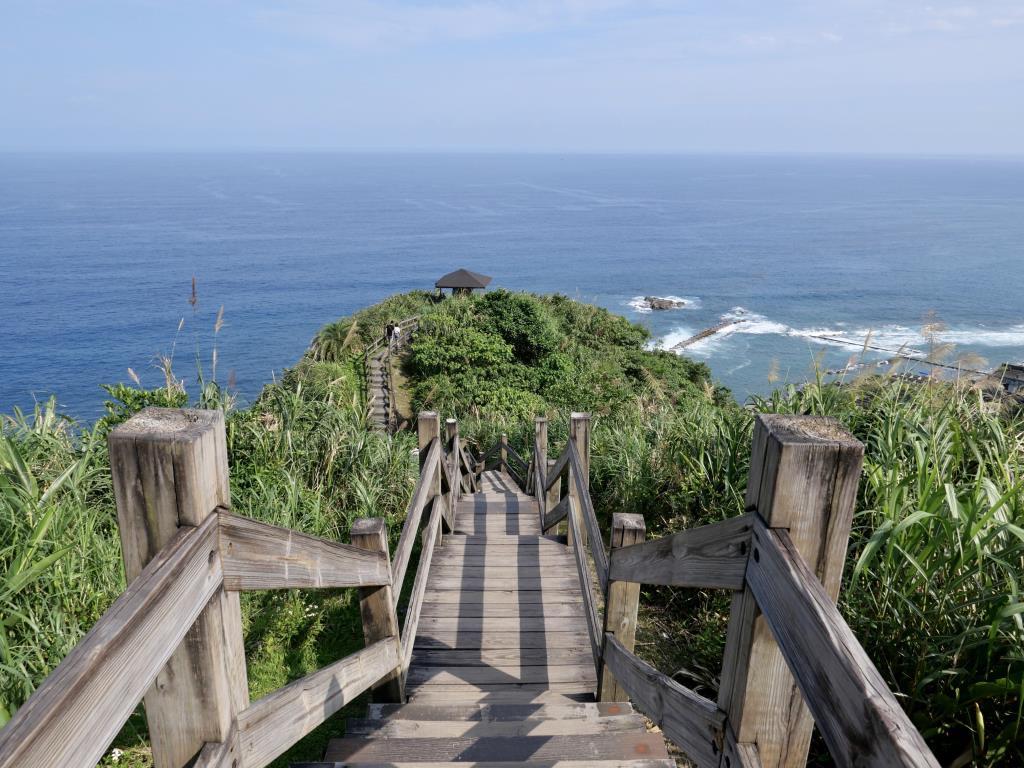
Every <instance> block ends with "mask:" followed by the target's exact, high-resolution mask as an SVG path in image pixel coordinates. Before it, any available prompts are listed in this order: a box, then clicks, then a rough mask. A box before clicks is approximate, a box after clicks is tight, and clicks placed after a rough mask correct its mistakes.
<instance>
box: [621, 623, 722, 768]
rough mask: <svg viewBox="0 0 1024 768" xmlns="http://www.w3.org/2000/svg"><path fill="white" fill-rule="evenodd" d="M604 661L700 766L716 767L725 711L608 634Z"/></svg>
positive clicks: (644, 709)
mask: <svg viewBox="0 0 1024 768" xmlns="http://www.w3.org/2000/svg"><path fill="white" fill-rule="evenodd" d="M604 662H605V664H607V665H608V668H609V669H610V670H611V671H612V674H613V675H615V679H616V680H617V681H618V684H619V685H621V686H622V687H623V688H624V689H625V690H626V692H627V693H628V694H629V697H630V698H631V699H632V700H633V705H634V706H635V707H636V708H637V709H638V710H640V711H641V712H643V713H644V714H645V715H647V717H649V718H650V719H651V720H652V721H653V722H654V723H655V724H656V725H658V726H659V727H660V728H661V729H662V731H664V732H665V735H666V736H667V737H668V738H669V739H671V740H672V741H673V742H674V743H675V744H677V745H679V747H680V749H682V750H683V751H684V752H686V754H687V756H688V757H689V758H690V759H691V760H693V761H694V762H696V763H697V765H699V766H717V765H718V764H719V762H718V754H719V752H720V751H721V750H720V745H721V744H722V728H723V726H724V723H725V713H724V712H722V711H721V710H719V709H718V707H717V706H716V705H715V703H714V702H713V701H709V700H708V699H705V698H704V697H703V696H698V695H697V694H696V693H694V692H693V691H691V690H689V689H688V688H685V687H683V686H682V685H680V684H679V683H677V682H676V681H674V680H673V679H672V678H670V677H668V676H667V675H664V674H662V673H661V672H659V671H658V670H656V669H655V668H654V667H652V666H651V665H650V664H648V663H647V662H645V661H641V660H640V659H638V658H637V657H636V656H635V655H634V654H633V653H631V652H630V651H628V650H626V648H625V647H623V645H622V643H620V642H619V641H618V639H617V638H616V637H615V635H610V634H609V635H606V636H605V641H604Z"/></svg>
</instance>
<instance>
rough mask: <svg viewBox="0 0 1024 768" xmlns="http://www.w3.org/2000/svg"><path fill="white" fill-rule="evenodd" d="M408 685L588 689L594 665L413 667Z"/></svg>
mask: <svg viewBox="0 0 1024 768" xmlns="http://www.w3.org/2000/svg"><path fill="white" fill-rule="evenodd" d="M407 680H408V685H409V686H410V687H413V688H418V687H420V686H423V685H475V686H486V685H533V684H543V685H545V686H547V690H551V689H552V688H553V687H554V686H555V685H559V684H561V683H582V684H584V685H583V687H586V688H587V689H590V688H592V687H593V686H595V685H596V684H597V673H596V672H595V671H594V665H593V664H592V663H591V664H576V665H569V664H566V665H562V666H553V667H547V666H533V667H520V666H509V667H490V666H488V667H453V668H451V669H448V668H445V667H414V668H412V669H410V670H409V676H408V678H407Z"/></svg>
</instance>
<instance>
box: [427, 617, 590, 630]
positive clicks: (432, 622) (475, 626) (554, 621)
mask: <svg viewBox="0 0 1024 768" xmlns="http://www.w3.org/2000/svg"><path fill="white" fill-rule="evenodd" d="M420 631H422V632H423V633H425V634H429V633H431V632H448V633H455V632H458V633H464V632H512V633H523V632H544V633H547V632H574V633H582V632H586V631H587V622H586V621H585V620H584V618H583V617H582V616H548V617H544V616H528V617H526V618H522V619H519V618H504V617H494V618H491V617H485V618H477V619H458V618H450V617H435V616H421V617H420Z"/></svg>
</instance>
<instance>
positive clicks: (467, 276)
mask: <svg viewBox="0 0 1024 768" xmlns="http://www.w3.org/2000/svg"><path fill="white" fill-rule="evenodd" d="M491 279H492V278H490V277H488V276H487V275H481V274H480V273H479V272H470V271H469V270H468V269H457V270H455V271H454V272H449V273H448V274H447V275H445V276H444V277H441V278H438V281H437V282H436V283H434V287H435V288H437V292H438V294H441V293H443V292H444V289H445V288H451V289H452V295H453V296H467V295H469V294H471V293H472V292H473V291H474V290H476V289H478V288H479V289H480V290H483V289H484V288H486V287H487V286H488V285H489V284H490V282H491Z"/></svg>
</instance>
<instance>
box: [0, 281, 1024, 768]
mask: <svg viewBox="0 0 1024 768" xmlns="http://www.w3.org/2000/svg"><path fill="white" fill-rule="evenodd" d="M414 314H418V315H421V316H422V322H421V330H420V332H419V334H418V335H417V337H416V339H415V341H414V343H413V344H412V345H411V347H410V349H409V354H408V355H407V358H406V360H405V363H404V375H405V377H406V378H407V381H408V382H409V387H410V389H411V392H410V394H411V397H412V401H413V406H414V407H415V408H416V409H421V408H432V409H435V410H439V411H440V412H441V413H442V414H444V415H445V416H452V415H454V416H458V418H459V419H460V426H461V429H462V432H463V434H464V435H466V436H467V437H469V438H470V439H471V440H474V441H475V442H476V443H477V444H478V445H479V446H481V447H488V446H489V445H490V444H491V443H492V442H493V440H494V438H495V437H496V435H497V434H498V433H499V432H501V431H505V432H508V434H509V435H510V439H511V440H512V442H513V443H514V444H515V446H516V447H517V448H518V449H520V451H521V452H527V451H528V450H529V449H530V447H531V446H532V434H533V427H532V419H533V417H534V416H535V415H539V414H545V415H547V416H549V417H550V418H551V442H552V445H553V447H556V448H560V447H561V446H562V445H563V444H564V440H565V437H566V423H567V418H568V413H569V412H570V411H573V410H585V411H590V412H592V413H593V414H594V417H595V419H594V431H593V439H592V481H591V487H592V493H593V495H594V499H595V503H596V506H597V507H598V511H599V515H600V516H601V517H602V518H603V520H602V522H603V525H605V526H606V525H607V521H608V519H609V518H610V515H611V513H612V512H614V511H626V512H639V513H641V514H643V515H644V516H645V518H646V521H647V525H648V530H649V536H652V537H654V536H660V535H663V534H666V533H670V532H673V531H677V530H680V529H682V528H685V527H692V526H695V525H700V524H702V523H706V522H711V521H714V520H718V519H722V518H724V517H727V516H732V515H735V514H737V513H738V512H739V511H740V510H741V509H742V503H743V496H744V492H745V486H746V474H747V470H748V462H749V452H750V438H751V425H752V420H753V415H752V411H751V410H750V409H747V408H743V407H740V406H739V405H738V404H736V403H735V402H734V401H733V400H732V399H731V397H730V396H729V395H728V393H727V392H725V391H724V390H722V389H720V388H717V387H715V386H714V385H713V383H712V382H711V380H710V374H709V371H708V369H707V368H706V367H705V366H703V365H701V364H697V363H693V362H691V361H688V360H686V359H685V358H680V357H678V356H675V355H672V354H668V353H664V352H654V351H648V350H646V349H645V345H646V343H647V341H648V336H647V332H646V331H645V330H644V329H643V328H640V327H638V326H635V325H632V324H630V323H628V322H627V321H625V320H624V319H622V318H620V317H617V316H615V315H612V314H610V313H608V312H606V311H605V310H602V309H598V308H596V307H592V306H589V305H586V304H581V303H578V302H575V301H572V300H570V299H568V298H566V297H563V296H530V295H526V294H514V293H508V292H504V291H495V292H492V293H489V294H484V295H479V296H471V297H463V298H458V299H446V300H444V301H442V302H437V301H435V299H434V298H433V297H432V296H430V295H429V294H426V293H414V294H407V295H403V296H396V297H392V298H390V299H388V300H386V301H385V302H382V303H381V304H378V305H376V306H374V307H371V308H369V309H367V310H364V311H363V312H360V313H358V314H357V315H356V316H355V317H354V318H347V319H343V320H340V321H339V322H337V323H334V324H331V325H329V326H326V327H325V328H324V329H322V330H321V332H320V333H319V334H318V335H317V336H316V338H315V339H314V340H313V343H312V344H311V346H310V350H309V352H308V353H307V355H306V356H305V357H304V358H303V359H302V360H301V361H299V363H298V364H297V365H296V367H295V368H293V369H292V370H290V371H288V372H287V373H286V374H285V376H284V377H283V378H282V380H281V381H280V382H279V383H275V384H272V385H269V386H268V387H266V388H265V390H264V391H263V393H262V394H261V395H260V397H259V398H258V400H257V401H256V402H255V403H254V404H253V405H251V406H250V407H248V408H246V409H244V410H236V409H233V408H232V406H231V400H230V398H229V397H227V396H226V395H225V393H223V392H222V391H221V390H220V389H219V388H218V387H217V386H216V384H212V383H203V384H202V389H201V393H200V397H199V398H198V402H199V403H200V404H203V405H206V406H214V407H222V408H224V409H225V410H226V412H227V424H228V442H229V451H230V461H231V475H232V499H233V504H234V507H235V509H236V511H238V512H239V513H240V514H244V515H249V516H252V517H257V518H260V519H264V520H268V521H270V522H273V523H276V524H279V525H286V526H289V527H293V528H297V529H301V530H305V531H308V532H311V533H314V534H317V535H321V536H329V537H332V538H339V539H341V540H345V539H346V538H347V536H348V530H349V527H350V525H351V521H352V520H353V519H355V518H358V517H361V516H367V515H383V516H385V517H387V519H388V521H389V524H390V527H391V530H392V532H393V533H394V532H396V531H397V528H398V526H399V525H400V524H401V521H402V514H403V511H404V508H405V505H406V503H407V501H408V497H409V494H410V492H411V489H412V486H413V481H414V473H415V470H414V468H413V465H412V463H411V462H410V461H409V451H410V450H411V449H412V448H413V447H414V440H413V438H412V436H411V435H409V434H407V433H400V434H399V435H398V436H397V437H395V438H393V439H388V438H387V437H385V436H382V435H380V434H377V433H374V432H372V431H370V430H368V428H367V424H366V422H365V418H364V408H363V400H362V397H363V395H362V392H361V389H362V381H361V375H362V373H361V367H360V354H361V352H362V350H363V348H364V347H365V346H366V345H367V344H369V343H371V342H372V341H374V340H375V339H376V338H377V337H378V336H379V335H380V333H381V332H382V330H383V328H384V326H385V325H386V323H387V322H388V320H391V319H396V320H397V319H402V318H405V317H408V316H410V315H414ZM168 380H169V381H173V378H172V377H169V378H168ZM109 392H110V395H111V400H110V404H109V406H108V412H109V413H108V416H107V417H105V418H104V419H102V420H101V421H100V422H99V423H97V424H96V425H95V426H93V427H91V428H84V427H81V426H79V425H75V424H73V423H71V422H68V421H67V420H65V419H62V418H61V417H60V416H58V415H57V414H56V413H54V410H53V406H52V403H51V404H50V405H48V406H45V407H40V408H37V409H36V411H35V413H33V414H29V415H27V416H25V415H22V414H19V413H15V415H14V416H13V417H12V418H8V419H7V420H6V422H5V424H4V427H3V434H2V436H0V527H2V530H4V531H6V532H9V533H5V535H4V537H3V539H2V540H0V622H2V626H0V720H2V719H4V718H6V716H7V715H9V714H10V713H11V712H13V710H14V709H15V708H16V707H17V706H19V705H20V704H21V703H22V702H23V701H24V699H25V698H26V697H27V695H28V694H29V693H30V692H31V690H32V689H33V687H34V686H35V685H38V683H39V682H40V680H41V679H42V678H43V677H44V676H45V675H46V674H47V672H48V671H50V670H51V669H52V668H53V667H54V666H55V665H56V663H57V662H58V661H59V660H60V659H61V658H62V657H63V656H64V655H65V654H66V653H67V651H68V650H69V649H70V648H71V647H72V646H73V645H74V643H75V642H77V640H78V639H80V637H81V636H82V634H83V633H84V632H85V631H86V630H87V629H88V627H89V626H91V624H92V623H93V622H95V620H96V619H97V618H98V617H99V616H100V614H101V613H102V612H103V610H105V609H106V607H107V606H109V604H110V602H111V601H112V600H113V598H114V597H115V596H116V595H117V594H119V593H120V591H121V590H122V589H123V587H124V577H123V571H122V569H121V564H120V547H119V544H118V538H117V530H116V516H115V514H114V504H113V499H112V494H111V490H110V479H109V468H108V466H107V459H106V449H105V439H104V438H105V435H106V433H107V431H109V429H110V428H112V426H113V425H115V424H116V423H119V422H120V421H122V420H124V419H125V418H127V417H128V416H129V415H130V414H131V413H133V412H135V411H136V410H137V409H138V408H140V407H143V406H145V405H147V404H155V405H180V404H181V403H182V402H184V400H185V395H184V393H183V392H182V391H181V389H180V388H178V387H176V386H168V387H165V388H162V389H159V390H153V391H144V390H139V389H134V388H132V387H125V386H118V387H115V388H111V389H110V390H109ZM751 405H752V406H753V409H755V410H761V411H770V412H791V413H813V414H822V415H830V416H834V417H836V418H838V419H839V420H840V421H841V422H842V423H843V424H845V425H846V426H847V427H848V428H849V429H851V430H852V431H853V432H854V434H855V435H857V437H858V438H860V439H861V440H862V441H863V442H864V443H865V445H866V448H867V452H866V459H865V470H864V476H863V479H862V481H861V486H860V495H859V499H858V506H857V516H856V518H855V522H854V532H853V538H852V541H851V547H850V551H849V563H848V566H847V569H846V580H845V583H844V585H843V594H842V598H841V603H840V608H841V610H842V611H843V614H844V615H845V616H846V617H847V620H848V621H849V622H850V624H851V626H852V627H853V629H854V631H855V632H856V634H857V636H858V637H859V638H860V639H861V641H862V642H863V644H864V645H865V647H866V649H867V651H868V653H869V654H870V655H871V657H872V658H873V659H874V660H875V662H876V664H877V665H878V666H879V669H880V670H881V672H882V674H883V676H884V677H885V678H886V680H887V681H888V682H889V683H890V685H892V687H893V688H894V689H895V690H896V691H897V692H898V694H899V695H900V697H901V701H902V703H903V704H904V706H905V707H906V709H907V711H908V712H909V713H910V715H911V717H912V718H913V719H914V721H915V722H916V723H917V724H918V726H919V727H920V728H921V730H922V732H923V733H924V734H925V736H926V738H927V739H928V741H929V743H930V744H931V746H932V747H933V749H934V750H935V751H936V753H937V754H938V755H939V757H940V760H941V762H942V763H943V764H944V765H968V764H972V763H973V764H977V765H985V766H996V765H1009V764H1017V763H1022V762H1024V748H1022V747H1021V743H1022V742H1024V739H1022V738H1021V736H1022V734H1021V729H1022V726H1024V723H1022V712H1024V710H1022V708H1024V695H1022V694H1024V626H1022V619H1024V600H1022V598H1021V595H1020V575H1021V573H1022V572H1024V417H1022V416H1021V415H1020V414H1019V413H1013V412H1009V411H1007V410H1004V409H1003V408H1002V407H1001V406H999V405H998V404H996V403H991V402H987V401H985V400H984V399H983V398H982V396H981V394H980V393H979V392H977V391H976V390H973V389H971V388H969V387H966V386H957V385H950V384H938V383H934V384H926V385H910V384H907V383H905V382H903V381H901V380H899V379H896V378H893V379H869V380H865V381H862V382H858V383H855V384H851V385H848V386H844V387H836V386H831V385H827V384H824V383H822V382H820V381H818V382H811V383H809V384H808V385H807V386H805V387H804V388H803V389H802V390H797V389H795V388H792V387H790V388H787V389H785V390H780V391H778V392H776V393H774V394H773V395H772V396H770V397H768V398H765V399H763V400H757V401H755V402H753V403H752V404H751ZM353 598H354V594H353V592H352V591H351V590H349V591H337V592H327V591H323V592H304V593H300V592H281V593H268V594H251V595H246V596H245V599H244V601H243V612H244V620H245V631H246V651H247V657H248V664H249V676H250V683H251V688H252V694H253V696H260V695H262V694H264V693H266V692H268V691H270V690H273V689H274V688H276V687H278V686H280V685H281V684H283V683H285V682H287V681H288V680H291V679H295V678H297V677H300V676H302V675H304V674H306V673H308V672H310V671H312V670H313V669H316V668H319V667H321V666H323V665H324V664H325V663H327V662H329V661H331V660H333V659H336V658H340V657H341V656H344V655H346V654H347V653H350V652H351V651H353V650H355V649H357V648H359V647H361V646H362V637H361V628H360V623H359V618H358V607H357V606H356V605H355V601H354V599H353ZM641 605H642V610H643V613H644V621H643V623H642V627H641V635H640V638H639V644H638V652H639V653H640V655H641V656H643V657H645V658H647V659H649V660H650V661H652V663H655V664H656V665H658V666H659V668H661V669H663V670H664V671H666V672H668V673H669V674H673V675H675V676H676V677H677V679H679V680H681V681H682V682H684V683H685V684H687V685H690V686H694V687H700V688H701V689H702V691H703V692H704V693H705V695H709V696H712V697H713V696H714V693H715V689H716V687H717V684H718V674H719V669H720V664H721V654H722V646H723V642H724V637H725V625H726V620H727V615H728V596H727V595H725V594H723V593H720V592H712V591H709V592H703V591H697V590H674V589H667V588H645V589H644V593H643V597H642V599H641ZM344 714H345V713H342V715H344ZM342 722H343V719H342V717H336V718H332V720H331V721H330V722H329V723H327V724H326V725H325V726H324V727H323V728H321V729H319V730H318V731H317V732H316V733H314V734H313V735H312V736H311V737H310V738H309V739H306V740H305V741H304V742H302V743H301V744H300V745H298V746H297V747H296V748H295V749H294V750H292V752H291V753H290V754H289V755H286V756H284V757H283V758H282V759H281V760H279V761H278V765H285V764H287V762H288V760H289V759H297V758H304V759H317V758H319V756H320V754H321V750H322V745H323V742H324V741H325V740H326V739H327V738H329V737H330V736H331V735H334V734H336V733H338V732H339V730H340V728H341V727H342V726H341V724H342ZM144 736H145V723H144V720H143V719H142V718H141V717H136V718H133V720H132V721H131V722H130V724H129V726H128V727H127V728H126V729H125V731H124V732H123V733H122V735H121V737H120V739H119V741H118V744H117V746H118V748H119V749H122V750H125V753H124V754H123V755H121V756H120V758H119V761H118V763H117V764H118V765H122V766H123V765H130V766H143V765H148V762H147V757H146V750H145V747H144ZM823 754H824V753H823V752H822V751H821V747H820V745H818V746H817V747H815V756H816V758H815V759H816V760H817V759H821V760H822V762H825V763H827V759H822V758H821V756H822V755H823ZM108 761H110V763H111V764H113V757H108Z"/></svg>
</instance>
